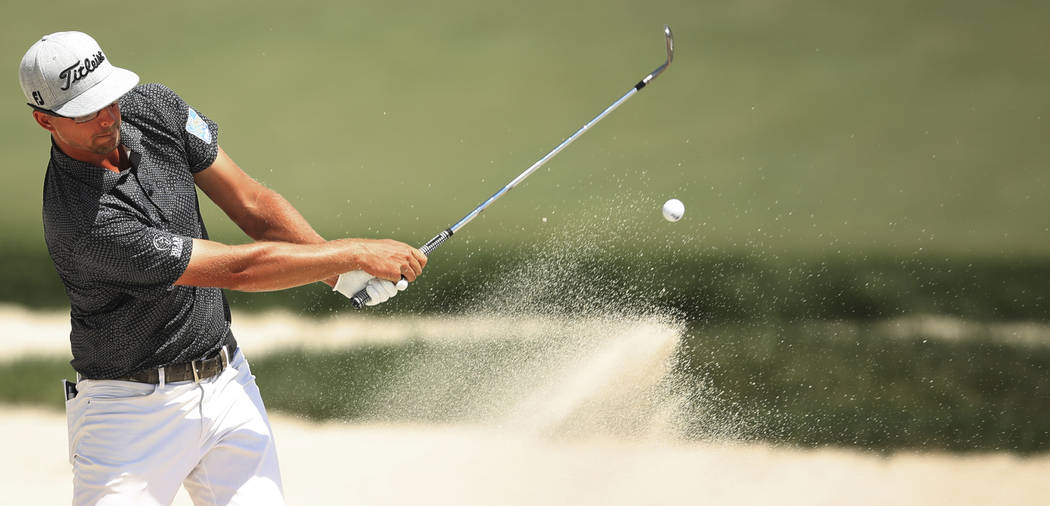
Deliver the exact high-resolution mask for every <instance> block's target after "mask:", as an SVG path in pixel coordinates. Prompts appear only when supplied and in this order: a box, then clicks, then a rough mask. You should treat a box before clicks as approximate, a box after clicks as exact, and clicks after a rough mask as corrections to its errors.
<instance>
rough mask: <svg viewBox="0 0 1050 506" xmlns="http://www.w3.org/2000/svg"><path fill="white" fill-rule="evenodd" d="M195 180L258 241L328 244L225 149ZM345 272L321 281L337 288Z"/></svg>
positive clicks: (293, 209) (287, 203)
mask: <svg viewBox="0 0 1050 506" xmlns="http://www.w3.org/2000/svg"><path fill="white" fill-rule="evenodd" d="M193 178H194V180H195V182H196V184H197V186H198V187H199V188H200V189H201V190H203V191H204V193H205V194H206V195H207V196H208V198H210V199H211V200H212V201H213V202H215V204H216V205H218V206H219V208H220V209H222V210H223V212H225V213H226V215H227V216H229V217H230V219H231V220H233V222H234V223H236V224H237V226H238V227H240V229H241V230H243V231H244V233H246V234H248V236H249V237H251V238H252V239H254V240H256V241H275V242H286V243H294V244H320V243H323V242H325V239H324V238H323V237H321V235H320V234H318V233H317V232H316V231H315V230H314V229H313V227H311V226H310V224H309V223H307V221H306V219H305V218H303V216H302V214H300V213H299V211H297V210H296V209H295V208H294V207H292V205H291V204H290V203H289V202H288V201H287V200H285V199H284V197H282V196H281V195H280V194H279V193H277V192H275V191H273V190H271V189H269V188H267V187H265V186H263V185H262V184H261V183H259V182H258V181H256V180H255V179H252V178H251V177H250V176H249V175H248V174H246V173H245V172H244V171H243V170H241V168H240V167H239V166H238V165H237V163H236V162H234V161H233V159H232V158H230V157H229V155H227V154H226V152H225V151H223V150H222V147H221V146H220V147H219V154H218V156H216V157H215V161H214V162H212V164H211V165H210V166H209V167H208V168H207V169H204V170H202V171H200V172H198V173H196V174H194V176H193ZM341 272H345V271H340V272H336V273H334V275H333V276H330V277H327V278H323V279H321V281H324V282H325V283H327V284H328V285H329V286H334V285H335V280H336V277H337V276H338V275H339V274H340V273H341ZM302 284H305V283H302ZM293 286H297V285H293Z"/></svg>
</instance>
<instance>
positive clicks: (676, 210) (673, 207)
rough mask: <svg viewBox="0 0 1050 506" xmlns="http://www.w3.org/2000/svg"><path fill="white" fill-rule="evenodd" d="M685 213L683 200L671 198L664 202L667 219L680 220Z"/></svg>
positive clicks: (665, 217)
mask: <svg viewBox="0 0 1050 506" xmlns="http://www.w3.org/2000/svg"><path fill="white" fill-rule="evenodd" d="M683 214H685V204H683V203H682V201H681V200H678V199H671V200H668V201H667V202H664V219H665V220H667V221H678V220H680V219H682V215H683Z"/></svg>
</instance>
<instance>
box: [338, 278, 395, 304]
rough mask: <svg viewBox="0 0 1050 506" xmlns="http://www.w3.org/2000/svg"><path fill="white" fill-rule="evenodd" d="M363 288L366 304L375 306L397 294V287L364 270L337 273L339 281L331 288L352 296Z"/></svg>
mask: <svg viewBox="0 0 1050 506" xmlns="http://www.w3.org/2000/svg"><path fill="white" fill-rule="evenodd" d="M362 288H364V289H365V290H367V291H368V297H369V299H368V302H367V303H366V305H368V306H375V305H377V304H382V303H384V302H386V301H388V300H390V298H391V297H393V296H395V295H397V292H398V288H397V287H396V286H395V285H394V284H393V283H391V282H390V281H387V280H385V279H379V278H376V277H373V276H372V275H371V274H369V273H367V272H365V271H350V272H345V273H343V274H340V275H339V281H337V282H336V283H335V288H332V290H334V291H336V292H339V293H341V294H343V295H345V296H346V298H348V299H349V298H352V297H353V296H354V295H357V292H360V291H361V289H362Z"/></svg>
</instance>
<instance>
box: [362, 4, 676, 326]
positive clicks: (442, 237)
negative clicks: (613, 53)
mask: <svg viewBox="0 0 1050 506" xmlns="http://www.w3.org/2000/svg"><path fill="white" fill-rule="evenodd" d="M664 34H665V42H666V45H667V61H666V62H664V64H663V65H660V66H659V67H657V68H656V70H654V71H652V72H650V73H649V75H647V76H645V78H643V79H642V80H641V81H638V84H635V85H634V87H633V88H631V89H630V90H629V91H628V92H627V93H625V94H624V95H623V96H622V97H620V98H619V99H618V100H616V101H615V102H613V103H612V104H611V105H610V106H609V107H606V108H605V110H603V111H602V112H601V113H600V114H598V115H597V116H595V117H594V118H592V119H591V120H590V121H588V122H587V123H586V124H584V125H583V126H582V127H580V128H579V129H578V130H576V131H575V132H573V133H572V135H570V136H569V137H568V138H567V139H565V140H563V141H561V144H558V145H557V146H555V147H554V149H552V150H551V151H550V152H549V153H547V154H546V155H543V158H540V159H539V160H536V163H533V164H532V165H531V166H529V168H527V169H525V172H522V173H521V174H518V177H516V178H514V179H513V180H511V182H509V183H507V185H506V186H504V187H503V188H500V190H499V191H497V192H496V193H494V194H493V195H492V196H491V197H489V198H488V200H486V201H484V202H482V203H481V205H479V206H478V207H475V208H474V210H473V211H471V212H470V213H469V214H467V215H466V216H464V217H463V218H462V219H460V220H459V221H457V222H456V223H455V224H454V225H452V226H451V227H449V228H446V229H445V230H442V231H441V233H439V234H438V235H436V236H434V238H433V239H431V240H429V241H427V243H426V244H424V245H423V246H422V247H420V248H419V249H420V251H422V252H423V254H424V255H430V253H431V252H432V251H434V250H435V249H437V248H438V246H441V245H442V244H444V243H445V241H447V240H448V239H449V238H450V237H452V234H455V233H456V232H457V231H459V229H461V228H463V227H464V226H466V224H467V223H470V222H471V221H472V220H473V219H474V218H477V217H478V215H479V214H481V212H482V211H484V210H485V209H486V208H488V207H489V206H490V205H492V203H493V202H495V201H497V200H499V198H500V197H502V196H503V195H505V194H506V193H507V192H509V191H511V190H513V189H514V187H515V186H518V184H520V183H521V182H522V181H524V180H525V178H527V177H529V176H530V175H532V173H533V172H536V170H537V169H539V168H540V167H542V166H543V164H545V163H547V161H549V160H550V159H551V158H554V157H555V156H556V155H557V154H558V153H560V152H561V150H563V149H565V148H566V147H567V146H568V145H569V144H572V143H573V141H575V140H576V139H577V138H578V137H579V136H581V135H583V133H584V132H586V131H587V130H590V128H591V127H592V126H594V125H595V124H596V123H598V122H599V121H601V120H602V118H604V117H606V116H608V115H609V113H611V112H613V111H615V110H616V108H617V107H620V105H621V104H623V103H624V102H626V101H627V99H629V98H631V97H632V96H634V94H635V93H638V91H639V90H641V89H642V88H644V87H645V86H646V85H648V84H649V82H650V81H652V80H653V79H655V78H656V77H657V76H659V75H660V74H661V73H663V71H664V70H666V69H667V67H668V66H669V65H670V64H671V61H672V60H673V59H674V40H673V37H672V35H671V27H670V26H667V25H664ZM368 299H369V297H368V293H367V291H366V290H365V289H364V288H362V289H361V290H360V291H359V292H357V294H355V295H354V296H353V297H351V303H352V304H353V306H354V307H355V308H358V309H360V308H361V306H363V305H364V304H365V303H367V302H368Z"/></svg>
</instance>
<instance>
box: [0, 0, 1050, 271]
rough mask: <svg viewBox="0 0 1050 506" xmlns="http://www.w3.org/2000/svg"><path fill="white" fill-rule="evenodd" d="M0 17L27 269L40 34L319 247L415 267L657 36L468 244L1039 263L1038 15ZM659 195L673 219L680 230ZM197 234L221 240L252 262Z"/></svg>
mask: <svg viewBox="0 0 1050 506" xmlns="http://www.w3.org/2000/svg"><path fill="white" fill-rule="evenodd" d="M0 9H2V15H3V16H2V17H3V19H4V20H5V21H4V23H5V30H3V33H2V34H0V41H2V43H0V61H3V62H6V63H7V67H8V69H9V70H10V74H9V75H10V77H11V78H10V79H7V80H3V82H2V83H0V96H4V97H7V99H6V100H3V101H0V142H3V148H4V149H3V152H4V154H5V156H4V159H5V162H6V165H7V167H8V169H9V170H8V171H7V181H6V184H5V185H3V198H0V225H2V226H3V227H4V230H5V231H7V234H6V235H7V236H8V239H7V240H8V241H12V242H18V243H20V244H23V243H24V244H26V247H27V248H32V249H35V251H39V250H40V247H41V246H40V243H41V240H40V236H41V234H40V218H39V212H40V211H39V208H40V193H41V192H40V189H41V177H42V173H43V168H44V165H45V163H46V154H47V148H48V142H47V138H46V136H45V134H44V132H43V131H42V130H40V129H39V128H38V127H36V126H34V125H33V124H32V122H31V119H30V115H29V110H28V108H27V107H26V106H25V105H24V104H23V99H22V96H21V93H20V90H19V89H18V87H17V81H16V80H15V78H14V75H15V68H16V66H17V63H18V60H19V59H20V57H21V55H22V54H23V53H24V51H25V50H26V49H27V48H28V47H29V45H30V44H31V43H32V42H33V41H34V40H35V39H36V38H37V37H39V36H40V35H42V34H44V33H49V32H51V31H57V30H64V29H80V30H84V31H87V32H89V33H92V34H94V35H95V36H96V37H97V38H98V39H99V41H100V42H101V44H102V45H103V47H104V48H105V49H106V51H107V54H108V55H109V57H110V59H111V61H112V62H113V63H115V64H116V65H118V66H124V67H127V68H131V69H133V70H135V71H136V72H138V73H139V75H140V76H141V77H142V79H143V81H146V82H151V81H157V82H162V83H165V84H167V85H169V86H171V87H172V88H174V89H175V90H177V91H178V92H179V93H180V94H181V95H182V96H183V97H184V98H185V99H186V100H187V101H189V102H190V103H191V104H192V105H193V106H194V107H195V108H197V109H199V110H200V111H202V112H203V113H205V114H206V115H208V116H209V117H211V118H212V119H214V120H216V121H217V122H218V123H219V125H220V128H221V133H220V137H219V139H220V142H221V144H222V145H223V147H224V148H225V149H226V150H227V151H228V152H229V153H231V155H232V156H233V157H234V159H235V160H237V161H238V162H239V163H240V164H241V165H242V166H243V167H244V168H245V169H246V170H247V171H249V173H251V174H252V175H253V176H255V177H257V178H258V179H260V180H262V181H263V182H265V183H266V184H268V185H269V186H271V187H273V188H275V189H277V190H278V191H280V192H281V193H282V194H284V195H285V196H286V197H287V198H288V199H289V200H290V201H291V202H292V203H293V204H295V205H296V206H297V207H298V208H299V209H300V210H301V211H302V212H303V213H304V214H305V215H306V216H307V217H308V218H309V220H310V221H311V222H312V223H313V224H314V225H315V226H316V227H317V228H318V229H319V230H320V231H321V232H322V233H323V234H325V235H326V236H330V237H337V236H359V235H368V236H392V237H395V238H399V239H402V240H405V241H408V242H411V243H413V244H417V243H418V244H422V243H423V242H425V241H426V240H427V239H429V238H430V237H431V236H433V235H434V234H435V233H437V232H438V231H439V230H441V229H443V228H444V227H446V226H448V225H449V224H451V223H452V222H454V221H456V220H458V219H459V218H460V217H461V216H463V215H464V214H466V212H467V211H469V210H470V209H471V208H473V207H474V206H475V205H477V204H478V203H480V202H481V201H482V200H484V198H486V197H487V196H488V195H490V194H492V193H493V192H494V191H495V190H497V189H498V188H499V187H500V186H502V185H503V184H505V183H506V182H507V181H509V180H510V179H511V178H513V177H514V176H515V175H517V174H518V173H519V172H520V171H522V170H523V169H524V168H525V167H527V166H528V165H530V164H531V163H532V162H533V161H534V160H536V159H538V158H539V157H540V156H541V155H542V154H544V153H546V152H547V151H548V150H549V149H550V148H552V147H553V146H554V145H556V144H557V143H558V142H559V141H560V140H561V139H563V138H564V137H566V136H567V135H568V134H569V133H571V132H572V131H573V130H575V129H576V128H577V127H578V126H580V125H582V124H583V123H584V122H585V121H586V120H588V119H590V118H591V117H593V116H594V115H595V114H597V113H598V112H599V111H600V110H601V109H603V108H604V107H605V106H606V105H608V104H609V103H611V102H612V101H613V100H614V99H616V98H618V97H619V96H620V95H621V94H623V93H624V92H626V91H627V90H628V89H629V87H630V86H631V85H633V84H634V83H635V82H636V81H637V80H638V79H639V78H641V77H643V76H644V75H645V74H646V73H647V72H649V71H650V70H652V69H653V68H655V67H656V66H657V65H659V64H660V63H661V62H662V61H663V58H664V55H663V47H662V44H663V41H662V35H661V32H660V29H661V27H662V25H663V24H664V23H670V24H671V25H672V27H673V28H674V30H675V33H676V36H677V37H676V44H677V49H678V52H677V56H676V59H675V63H674V65H673V66H672V68H671V69H670V70H669V71H668V72H667V73H666V74H665V75H663V76H662V77H661V78H660V79H659V80H658V81H656V82H655V83H654V85H653V86H652V88H650V89H646V90H645V92H644V93H641V94H639V96H637V97H635V98H633V99H632V100H631V101H630V102H628V103H627V104H626V105H625V106H624V107H623V108H622V109H621V110H618V111H617V112H616V113H615V114H614V115H612V116H610V117H609V118H607V119H606V120H605V121H603V122H602V123H601V124H600V125H599V126H597V127H596V128H595V129H594V130H592V131H591V132H589V133H588V134H587V135H586V136H584V137H582V138H581V139H580V140H579V141H578V142H577V143H576V144H574V145H573V146H572V147H571V148H570V149H568V150H566V151H565V152H564V153H562V154H561V155H559V156H558V157H557V158H556V159H555V160H553V161H552V162H551V164H550V166H549V171H548V170H546V169H545V170H543V171H542V172H540V173H538V174H536V175H535V176H533V177H532V178H530V180H529V181H528V182H527V183H525V184H524V185H523V186H521V187H520V188H519V190H518V191H516V192H514V193H512V194H510V195H508V196H507V197H506V198H504V199H503V200H501V201H500V203H499V204H498V205H497V206H494V207H493V208H492V209H491V210H489V211H488V212H486V214H485V215H484V217H483V218H482V219H480V220H478V221H477V222H475V223H472V224H471V225H470V226H469V227H468V228H467V229H464V237H467V235H468V234H469V238H470V239H471V240H472V241H473V242H474V244H478V243H479V242H481V243H484V244H487V245H488V246H486V247H488V248H495V247H497V245H499V244H506V243H513V242H517V241H521V240H534V239H537V238H542V237H546V236H547V235H548V234H549V229H550V228H553V227H556V226H558V225H559V223H560V222H561V220H563V219H566V217H567V216H570V215H576V214H584V215H585V214H587V213H589V212H591V211H592V209H599V210H600V211H601V212H605V207H604V206H602V205H601V204H600V202H602V201H610V200H615V201H618V202H620V203H621V204H623V205H622V206H621V210H620V214H621V216H620V217H619V218H620V219H629V220H631V221H635V222H642V223H648V224H649V225H650V226H651V227H653V228H654V229H659V233H661V234H675V235H679V236H689V237H695V238H697V239H698V240H697V241H696V242H695V243H694V245H693V248H694V249H698V250H707V249H712V248H719V249H730V250H736V251H738V250H749V251H753V250H761V251H783V252H797V253H801V254H810V253H813V252H823V251H827V250H846V251H889V252H894V253H901V254H909V253H913V252H918V251H930V250H934V251H942V252H943V251H949V252H953V253H958V254H977V255H993V256H1001V255H1007V256H1009V255H1014V254H1018V253H1022V254H1030V255H1038V256H1043V257H1045V256H1046V254H1047V253H1048V252H1050V240H1048V239H1050V231H1048V223H1047V219H1046V216H1047V215H1048V214H1050V201H1048V199H1046V198H1045V196H1046V195H1047V189H1048V183H1047V170H1046V169H1047V161H1048V160H1050V156H1048V155H1050V146H1048V144H1047V143H1046V142H1045V141H1046V139H1047V138H1048V133H1050V130H1048V125H1047V124H1048V122H1050V117H1048V112H1050V111H1048V106H1050V95H1048V94H1047V93H1046V82H1047V81H1048V78H1050V67H1048V66H1047V65H1046V61H1047V57H1048V56H1050V50H1048V49H1047V48H1048V47H1050V32H1048V31H1047V30H1045V26H1044V25H1045V20H1046V19H1047V15H1048V14H1050V6H1048V5H1047V4H1046V3H1045V2H1026V1H1019V2H1008V3H1005V4H991V3H988V2H978V1H964V2H958V1H953V2H948V1H928V2H921V3H918V4H916V3H914V2H904V1H890V2H880V3H877V4H873V3H870V2H858V1H847V2H833V1H810V2H780V1H768V0H767V1H753V0H747V1H739V2H694V1H662V2H597V1H587V0H583V1H573V2H570V3H564V2H554V1H544V0H541V1H537V2H529V3H520V2H476V1H465V0H452V1H450V2H442V3H438V4H435V3H430V2H397V3H391V4H386V3H376V2H342V1H339V2H337V1H321V2H310V1H307V2H303V3H295V4H292V3H287V2H254V1H253V2H245V1H223V2H204V1H188V2H177V3H159V2H158V3H153V2H149V3H144V4H137V5H136V6H135V7H134V8H131V7H129V6H128V5H127V4H126V3H121V2H112V1H101V2H90V3H84V2H68V1H67V2H56V3H53V4H49V5H48V8H47V9H42V8H41V7H40V6H37V5H34V4H26V3H6V4H4V6H3V7H2V8H0ZM625 189H631V190H633V191H634V192H635V193H634V194H633V195H631V196H629V197H625V194H624V190H625ZM595 196H596V197H598V199H599V200H589V199H588V197H595ZM672 196H675V197H678V198H680V199H682V200H683V201H684V202H685V203H686V209H687V210H686V218H685V219H684V220H683V221H682V222H680V223H679V224H677V225H675V226H674V227H673V228H670V227H667V226H665V224H663V223H662V222H661V219H660V216H659V203H661V202H663V200H665V199H666V198H669V197H672ZM639 198H647V199H648V205H646V206H645V207H630V204H631V202H632V201H635V200H638V199H639ZM205 212H206V213H207V221H208V223H209V228H210V229H211V230H212V231H213V232H214V236H215V237H216V238H219V239H222V240H226V241H230V242H242V241H245V240H246V238H245V237H244V235H243V234H241V233H240V232H239V231H236V230H235V229H233V227H232V226H231V225H229V223H228V221H227V220H225V219H224V218H223V217H221V216H220V214H219V213H218V212H217V211H216V209H215V208H214V207H213V206H210V205H208V206H206V209H205ZM542 217H547V218H548V219H549V221H548V222H547V223H546V224H545V225H544V224H543V223H542V222H541V218H542ZM612 225H613V224H611V223H609V222H606V221H604V220H602V219H600V218H599V219H595V220H594V222H593V227H596V228H599V229H602V228H604V230H605V231H606V232H608V233H616V228H615V227H614V226H612ZM645 239H646V238H645V237H642V238H625V240H634V241H638V242H639V243H642V244H644V242H645ZM486 241H488V242H486Z"/></svg>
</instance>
